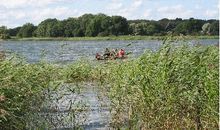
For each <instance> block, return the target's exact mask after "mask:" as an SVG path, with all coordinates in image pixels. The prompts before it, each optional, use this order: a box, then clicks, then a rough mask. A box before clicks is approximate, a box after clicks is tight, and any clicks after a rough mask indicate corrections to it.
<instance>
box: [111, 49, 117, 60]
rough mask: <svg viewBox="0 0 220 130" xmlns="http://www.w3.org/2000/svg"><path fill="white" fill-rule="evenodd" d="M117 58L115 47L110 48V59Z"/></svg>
mask: <svg viewBox="0 0 220 130" xmlns="http://www.w3.org/2000/svg"><path fill="white" fill-rule="evenodd" d="M116 58H117V49H112V51H111V59H116Z"/></svg>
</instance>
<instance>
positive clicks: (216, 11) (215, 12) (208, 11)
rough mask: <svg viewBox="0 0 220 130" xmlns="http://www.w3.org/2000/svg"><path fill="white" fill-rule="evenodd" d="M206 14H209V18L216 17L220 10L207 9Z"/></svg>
mask: <svg viewBox="0 0 220 130" xmlns="http://www.w3.org/2000/svg"><path fill="white" fill-rule="evenodd" d="M205 16H207V17H209V18H216V17H218V10H206V11H205Z"/></svg>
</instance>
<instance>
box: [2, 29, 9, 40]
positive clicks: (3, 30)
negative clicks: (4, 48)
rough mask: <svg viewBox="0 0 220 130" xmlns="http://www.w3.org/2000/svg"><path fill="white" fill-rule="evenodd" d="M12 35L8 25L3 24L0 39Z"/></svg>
mask: <svg viewBox="0 0 220 130" xmlns="http://www.w3.org/2000/svg"><path fill="white" fill-rule="evenodd" d="M9 38H10V36H9V34H8V32H7V27H6V26H1V27H0V39H9Z"/></svg>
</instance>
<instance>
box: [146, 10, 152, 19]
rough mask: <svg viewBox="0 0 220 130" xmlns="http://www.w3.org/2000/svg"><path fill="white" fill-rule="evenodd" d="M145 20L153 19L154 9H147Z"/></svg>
mask: <svg viewBox="0 0 220 130" xmlns="http://www.w3.org/2000/svg"><path fill="white" fill-rule="evenodd" d="M144 18H147V19H152V9H146V10H145V11H144Z"/></svg>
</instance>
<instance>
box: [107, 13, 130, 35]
mask: <svg viewBox="0 0 220 130" xmlns="http://www.w3.org/2000/svg"><path fill="white" fill-rule="evenodd" d="M112 24H113V25H112V26H111V27H110V30H111V34H112V35H116V36H118V35H126V34H128V28H129V26H128V21H127V19H126V18H124V17H121V16H112Z"/></svg>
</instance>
